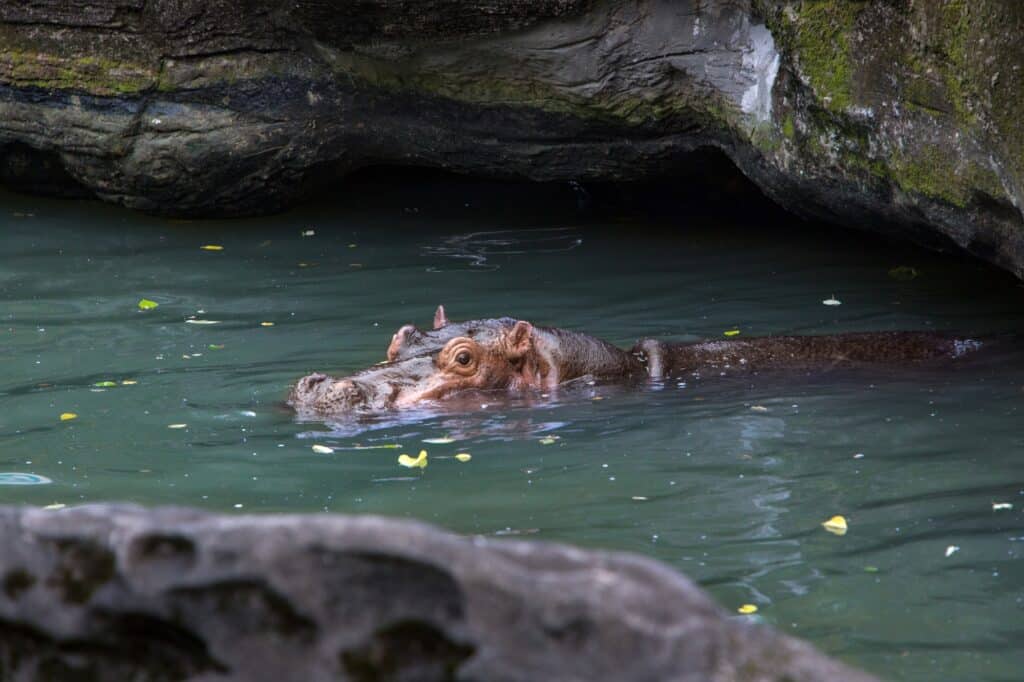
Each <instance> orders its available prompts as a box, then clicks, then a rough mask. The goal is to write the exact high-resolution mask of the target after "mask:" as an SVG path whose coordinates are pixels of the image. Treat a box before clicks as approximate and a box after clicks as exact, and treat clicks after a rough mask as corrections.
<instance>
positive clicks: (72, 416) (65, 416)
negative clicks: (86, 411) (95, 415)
mask: <svg viewBox="0 0 1024 682" xmlns="http://www.w3.org/2000/svg"><path fill="white" fill-rule="evenodd" d="M72 419H78V415H77V414H75V413H74V412H62V413H61V415H60V420H61V421H62V422H68V421H71V420H72Z"/></svg>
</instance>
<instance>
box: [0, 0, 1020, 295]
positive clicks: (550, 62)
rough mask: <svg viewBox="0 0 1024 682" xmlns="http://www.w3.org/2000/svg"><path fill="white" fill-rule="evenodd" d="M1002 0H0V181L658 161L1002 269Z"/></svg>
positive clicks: (1013, 267) (156, 197)
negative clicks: (706, 157)
mask: <svg viewBox="0 0 1024 682" xmlns="http://www.w3.org/2000/svg"><path fill="white" fill-rule="evenodd" d="M1021 35H1024V3H1022V2H1020V1H1019V0H970V1H967V0H514V1H513V0H438V1H436V2H413V1H410V0H352V1H350V2H330V1H328V0H303V1H302V2H294V3H281V2H278V0H247V2H244V3H241V2H238V1H237V0H175V1H174V2H168V1H157V0H151V1H150V2H146V1H145V0H96V1H94V2H87V3H86V2H80V1H77V0H76V1H75V2H70V3H69V2H67V0H33V1H32V2H27V3H26V2H6V3H0V182H2V183H6V184H8V185H11V186H14V187H19V188H22V189H27V190H32V191H40V192H50V193H58V194H80V195H86V196H96V197H100V198H102V199H105V200H109V201H114V202H118V203H121V204H124V205H126V206H130V207H133V208H138V209H142V210H145V211H151V212H156V213H163V214H174V215H206V216H209V215H241V214H251V213H261V212H268V211H274V210H278V209H280V208H283V207H285V206H288V205H290V204H293V203H295V202H296V201H298V200H300V199H301V198H302V197H303V196H304V194H305V193H306V192H307V191H309V190H310V189H311V188H312V187H314V186H317V185H320V186H322V185H323V184H325V183H331V182H335V181H337V179H338V178H340V177H342V176H344V175H345V174H346V173H348V172H351V171H353V170H355V169H358V168H360V167H364V166H369V165H380V164H398V165H411V166H429V167H434V168H443V169H448V170H452V171H459V172H463V173H470V174H474V175H486V176H492V177H510V176H511V177H520V178H530V179H535V180H583V181H585V180H597V179H599V180H628V179H637V178H644V177H650V176H651V175H661V176H666V175H667V176H669V177H671V176H672V173H673V170H674V169H678V168H680V167H681V166H684V165H688V164H694V163H696V161H695V160H694V157H692V156H690V153H691V152H692V151H694V150H695V149H701V148H714V149H718V150H721V152H723V153H724V154H726V155H727V156H728V157H729V158H731V159H732V160H733V162H734V163H735V164H736V165H737V166H738V167H739V168H740V169H741V170H742V171H743V172H744V173H745V174H747V175H748V176H749V177H750V178H752V179H753V180H754V181H755V182H756V183H757V184H758V185H759V186H760V187H761V188H762V189H763V190H764V191H765V192H766V193H767V194H768V195H769V196H771V197H772V198H774V199H775V200H776V201H778V202H779V203H780V204H782V205H784V206H786V207H788V208H789V209H791V210H793V211H794V212H796V213H798V214H800V215H803V216H807V217H815V218H824V219H826V220H829V221H835V222H839V223H844V224H847V225H851V226H855V227H860V228H868V229H877V230H883V231H887V232H890V233H894V234H899V235H903V236H909V237H911V238H913V239H916V240H918V241H920V242H924V243H928V244H931V245H934V246H940V247H949V246H951V245H956V246H958V247H960V248H963V249H966V250H968V251H970V252H972V253H975V254H977V255H979V256H981V257H983V258H986V259H988V260H990V261H992V262H994V263H997V264H999V265H1000V266H1002V267H1004V268H1007V269H1008V270H1010V271H1012V272H1014V273H1016V274H1017V275H1018V276H1024V214H1022V210H1024V126H1022V125H1021V123H1020V120H1021V112H1022V111H1024V41H1022V40H1021V39H1020V36H1021Z"/></svg>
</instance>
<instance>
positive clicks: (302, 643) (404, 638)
mask: <svg viewBox="0 0 1024 682" xmlns="http://www.w3.org/2000/svg"><path fill="white" fill-rule="evenodd" d="M0 546H2V547H3V548H4V551H3V552H2V553H0V587H2V589H0V679H3V680H16V681H18V680H71V679H74V680H128V679H130V680H184V679H195V680H199V679H202V680H210V681H212V680H239V681H242V680H245V681H247V682H250V681H257V682H258V681H259V680H273V681H275V682H277V681H279V680H310V681H315V680H328V679H330V680H344V679H348V680H447V679H451V680H454V679H460V680H495V681H498V680H556V679H557V680H693V681H694V682H696V681H698V680H700V681H709V680H716V681H719V680H720V681H725V680H737V681H739V680H763V681H769V680H780V681H781V680H788V681H790V682H796V681H801V680H829V681H832V682H836V681H838V682H842V681H844V680H845V681H850V682H853V681H858V682H860V681H863V682H867V681H868V680H870V679H873V678H870V677H868V676H867V675H864V674H862V673H858V672H856V671H853V670H850V669H848V668H845V667H843V666H841V665H839V664H837V663H835V662H834V661H831V660H829V659H827V658H825V657H824V656H822V655H821V654H819V653H817V652H816V651H814V650H813V649H812V648H811V647H810V646H808V645H807V644H804V643H802V642H799V641H797V640H794V639H790V638H788V637H784V636H782V635H779V634H777V633H775V632H773V631H772V630H770V629H768V628H766V627H763V626H755V625H749V624H746V623H742V622H739V621H737V620H735V619H729V618H727V617H726V616H725V615H724V614H723V613H722V612H721V611H720V610H719V609H718V608H717V607H716V606H715V605H714V604H713V603H712V602H711V601H710V600H709V599H708V598H707V596H705V595H704V594H703V593H702V592H701V591H700V590H699V589H697V588H696V587H695V586H694V585H693V584H692V583H690V582H689V581H688V580H686V579H685V578H683V577H681V576H680V575H678V574H676V573H674V572H672V571H670V570H668V569H667V568H665V567H663V566H661V565H660V564H657V563H655V562H653V561H649V560H645V559H641V558H637V557H632V556H628V555H615V554H604V553H599V552H585V551H581V550H576V549H572V548H570V547H565V546H560V545H548V544H541V543H525V542H504V541H497V542H495V541H486V540H483V539H479V538H478V539H466V538H459V537H457V536H453V535H450V534H447V533H443V532H441V531H438V530H435V529H432V528H430V527H428V526H424V525H422V524H419V523H413V522H404V521H391V520H385V519H380V518H374V517H355V518H349V517H340V516H326V515H324V516H264V517H251V516H250V517H225V516H215V515H208V514H204V513H200V512H195V511H188V510H181V509H162V510H152V511H146V510H143V509H140V508H137V507H125V506H110V505H105V506H91V507H79V508H74V509H67V510H62V511H60V512H48V511H42V510H33V509H15V508H10V507H7V508H3V507H0Z"/></svg>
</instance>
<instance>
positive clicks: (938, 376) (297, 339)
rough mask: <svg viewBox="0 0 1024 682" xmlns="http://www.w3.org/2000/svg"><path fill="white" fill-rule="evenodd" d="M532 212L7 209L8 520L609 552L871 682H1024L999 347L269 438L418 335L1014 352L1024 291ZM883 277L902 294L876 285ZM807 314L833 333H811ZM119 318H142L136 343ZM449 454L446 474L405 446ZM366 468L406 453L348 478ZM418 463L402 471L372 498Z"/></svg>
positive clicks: (1016, 431) (1022, 409) (704, 221)
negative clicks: (747, 607)
mask: <svg viewBox="0 0 1024 682" xmlns="http://www.w3.org/2000/svg"><path fill="white" fill-rule="evenodd" d="M550 198H551V197H550V196H545V197H540V198H537V197H535V196H534V194H531V193H530V192H527V191H525V190H522V189H521V188H519V189H509V190H499V191H492V188H488V187H486V186H482V185H464V186H455V187H449V186H435V185H429V184H428V185H424V186H422V187H419V188H417V189H403V190H399V189H395V190H393V191H391V192H390V193H381V194H378V195H376V196H375V198H374V197H371V198H370V199H367V200H364V201H359V202H356V203H351V204H346V205H333V206H319V207H316V208H313V209H307V210H303V211H300V212H293V213H289V214H287V215H283V216H277V217H273V218H266V219H259V220H248V221H225V222H175V221H166V220H160V219H156V218H149V217H145V216H140V215H137V214H133V213H130V212H127V211H121V210H116V209H111V208H108V207H103V206H100V205H97V204H93V203H71V202H50V201H45V200H39V199H33V198H26V197H19V196H14V195H6V194H5V195H0V253H2V254H3V259H2V260H0V336H2V342H0V472H3V473H6V474H11V473H27V474H34V475H36V476H41V477H45V479H36V482H38V481H40V480H42V481H45V480H46V479H49V480H50V481H52V482H50V483H44V484H41V485H2V484H4V483H19V482H20V483H26V482H29V483H31V482H33V481H32V480H26V479H25V478H21V479H17V480H11V479H10V477H3V476H0V501H2V502H4V503H29V504H36V505H49V504H55V503H57V504H68V505H71V504H76V503H82V502H91V501H99V500H122V501H130V502H137V503H142V504H147V505H157V504H185V505H197V506H201V507H205V508H209V509H215V510H222V511H229V512H232V511H239V510H240V511H243V512H279V511H290V512H311V511H324V510H327V511H334V512H347V513H377V514H389V515H396V516H408V517H415V518H420V519H424V520H427V521H431V522H434V523H437V524H440V525H442V526H444V527H447V528H450V529H452V530H455V531H457V532H461V533H485V534H505V535H528V536H529V537H533V538H539V539H544V540H560V541H568V542H573V543H578V544H583V545H588V546H594V547H605V548H613V549H621V550H630V551H635V552H640V553H643V554H646V555H649V556H653V557H657V558H659V559H661V560H663V561H666V562H668V563H669V564H671V565H673V566H675V567H677V568H679V569H680V570H682V571H684V572H686V573H687V574H688V575H690V576H691V577H693V578H695V579H696V580H697V581H699V582H700V583H701V584H702V585H703V586H705V587H706V588H707V589H709V590H710V591H711V592H712V593H713V594H714V595H715V596H716V597H717V598H718V600H719V601H720V602H721V603H722V604H723V605H724V606H725V607H727V608H729V609H735V608H736V607H738V606H739V605H741V604H744V603H752V604H755V605H757V606H758V607H759V609H760V610H759V613H758V616H757V617H759V618H762V619H763V620H764V621H766V622H769V623H772V624H774V625H776V626H778V627H779V628H780V629H782V630H784V631H786V632H790V633H793V634H796V635H799V636H801V637H804V638H807V639H809V640H810V641H812V642H814V643H815V644H817V645H818V646H820V647H821V648H823V649H824V650H825V651H827V652H829V653H832V654H834V655H837V656H840V657H841V658H843V659H845V660H847V661H849V662H852V663H854V664H857V665H860V666H863V667H865V668H868V669H869V670H871V671H873V672H876V673H878V674H880V675H883V676H886V677H890V678H892V679H901V680H921V681H925V680H935V679H961V680H1011V679H1020V677H1021V675H1022V674H1024V673H1022V670H1024V651H1022V647H1024V562H1022V559H1024V522H1022V521H1024V516H1022V512H1024V473H1022V472H1024V467H1022V463H1024V433H1022V428H1021V416H1022V413H1024V390H1022V389H1024V359H1022V356H1021V355H1019V354H1016V353H1015V352H1014V350H1015V349H1014V348H1013V346H1014V342H1012V341H1011V342H1009V343H1008V344H1004V350H1003V351H1000V352H999V353H995V354H993V355H992V356H990V357H989V358H988V359H986V360H979V361H977V362H974V363H969V364H964V365H962V366H956V367H946V368H933V369H929V370H906V371H891V370H886V371H879V372H877V373H873V374H867V375H865V374H863V373H862V374H859V375H849V374H841V373H835V372H825V373H822V374H817V375H814V376H809V377H808V376H778V375H775V376H772V377H760V378H754V379H753V380H747V381H738V382H737V381H732V382H721V381H719V382H716V381H713V380H707V381H703V382H697V383H694V382H691V383H689V384H687V385H685V386H679V385H676V384H675V383H673V384H669V385H666V386H663V387H658V388H657V389H655V388H651V389H647V390H615V389H614V388H613V387H603V386H594V387H583V388H581V389H579V390H577V391H576V392H574V393H573V394H572V395H570V396H569V397H568V398H567V399H563V400H562V401H561V402H560V403H558V404H548V405H534V406H526V405H522V404H519V405H517V404H511V405H488V406H487V407H486V408H484V409H480V410H477V411H474V412H471V413H463V414H449V415H435V416H427V417H422V418H419V419H407V420H404V421H399V422H393V423H390V424H388V423H383V424H381V423H378V424H374V425H372V426H373V427H374V428H368V429H366V430H364V431H361V432H359V431H357V430H352V429H348V430H346V429H331V428H330V427H328V426H325V425H323V424H316V423H306V424H299V423H296V422H295V421H294V420H293V419H292V417H291V416H290V415H289V413H288V412H287V411H285V410H283V409H282V408H281V407H280V401H281V400H283V398H284V395H285V393H286V391H287V388H288V386H289V384H290V383H291V382H292V381H294V380H295V379H296V378H297V377H299V376H301V375H303V374H305V373H307V372H309V371H311V370H315V369H319V370H332V371H337V372H342V371H344V370H349V369H354V368H360V367H363V366H367V365H369V364H372V363H374V362H377V361H379V360H380V359H382V358H383V354H384V349H385V348H386V345H387V343H388V340H389V339H390V336H391V334H392V333H393V332H394V330H395V329H397V328H398V327H399V326H400V325H401V324H403V323H406V322H410V321H412V322H417V323H419V324H422V325H426V324H428V323H429V320H430V317H431V315H432V311H433V308H434V306H436V305H437V304H438V303H444V304H445V305H446V306H447V308H448V311H449V314H450V315H451V316H452V317H454V318H467V317H489V316H498V315H506V314H507V315H512V316H516V317H520V318H524V319H529V320H532V321H534V322H536V323H538V324H547V325H557V326H562V327H567V328H571V329H578V330H585V331H588V332H591V333H593V334H596V335H599V336H602V337H605V338H607V339H609V340H611V341H614V342H616V343H619V344H622V345H627V344H631V343H632V342H633V341H634V340H635V339H636V338H638V337H640V336H659V337H672V338H679V339H693V338H698V337H704V336H709V337H718V336H720V335H721V334H722V333H723V331H725V330H729V329H734V328H737V329H740V330H741V333H742V334H744V335H757V334H768V333H783V332H785V333H808V334H810V333H826V332H839V331H852V330H886V329H948V330H962V331H965V332H969V333H971V334H978V335H985V334H1000V333H1006V332H1014V331H1016V332H1019V331H1021V330H1022V329H1024V289H1022V288H1020V286H1019V285H1018V284H1017V283H1016V282H1015V281H1013V280H1012V279H1011V278H1008V277H1005V276H1003V275H1001V274H999V273H996V272H993V271H991V270H989V269H987V268H985V267H983V266H981V265H979V264H977V263H973V262H964V261H960V260H954V259H948V258H944V257H941V256H937V255H934V254H931V253H925V252H921V251H918V250H915V249H913V248H910V247H905V246H898V245H897V246H894V245H892V244H888V243H885V242H882V241H875V240H874V238H872V237H867V238H865V237H864V236H863V235H859V234H853V233H845V232H836V231H831V230H827V229H825V228H820V229H818V228H803V229H796V228H790V227H787V226H786V225H778V224H775V225H765V224H760V223H761V220H760V218H759V217H758V215H757V214H756V212H755V213H754V214H750V215H747V216H746V217H745V218H742V219H741V218H727V217H726V218H723V217H721V216H719V217H715V212H714V211H713V210H711V209H708V210H705V211H702V210H696V209H695V210H689V209H684V208H680V209H679V210H677V211H676V212H675V215H676V216H677V217H675V218H672V217H671V214H669V215H668V217H666V216H664V215H663V216H662V217H651V216H644V215H641V214H637V213H635V212H634V213H633V214H629V213H625V212H621V213H619V214H616V215H611V216H609V215H605V214H601V213H598V214H594V213H590V214H588V213H579V212H577V211H576V207H575V205H574V203H573V200H572V198H571V195H570V196H569V197H568V199H565V197H562V199H565V201H556V202H554V204H552V205H549V204H546V203H545V201H546V200H547V199H550ZM308 230H312V231H313V232H314V234H312V235H310V236H303V232H305V231H308ZM204 244H215V245H221V246H223V250H221V251H204V250H201V249H200V246H202V245H204ZM895 266H912V267H914V268H915V269H916V272H917V273H918V275H917V277H915V278H913V279H910V280H900V279H896V278H893V277H892V276H890V274H889V270H890V269H892V268H893V267H895ZM832 295H834V296H835V297H836V298H837V299H839V300H840V301H842V305H840V306H832V307H828V306H823V305H822V303H821V302H822V300H823V299H826V298H829V297H830V296H832ZM142 298H147V299H151V300H153V301H156V302H157V303H159V307H158V308H156V309H154V310H150V311H140V310H139V309H138V308H137V303H138V301H139V300H140V299H142ZM200 311H203V312H200ZM190 316H197V317H198V318H200V319H207V320H217V321H219V324H215V325H195V324H189V323H186V321H185V320H186V319H187V318H189V317H190ZM264 322H272V323H273V326H263V325H262V324H261V323H264ZM1007 349H1009V351H1007ZM124 380H129V381H134V382H137V383H136V384H128V385H124V384H122V383H121V382H122V381H124ZM103 382H117V385H116V386H113V387H110V386H107V387H97V386H95V384H97V383H103ZM596 397H601V398H603V399H602V400H595V399H594V398H596ZM754 406H758V408H759V409H757V410H752V409H751V408H752V407H754ZM760 408H765V409H764V410H762V409H760ZM62 413H74V414H76V415H77V418H76V419H72V420H68V421H63V422H62V421H61V420H60V415H61V414H62ZM171 424H185V425H187V426H185V427H184V428H179V429H172V428H168V426H169V425H171ZM448 434H450V435H452V436H454V437H457V438H459V439H460V440H459V441H458V442H456V443H451V444H431V445H424V444H423V443H422V442H421V441H422V440H424V439H428V438H437V437H440V436H444V435H448ZM553 436H557V437H558V438H557V440H554V442H553V443H550V444H548V445H544V444H542V442H541V441H542V439H544V438H546V437H553ZM314 444H321V445H329V446H332V447H334V448H337V450H336V452H335V453H333V454H326V455H325V454H317V453H315V452H313V451H312V449H311V446H312V445H314ZM389 444H401V446H402V447H401V449H397V450H396V449H359V450H357V449H351V448H353V447H354V446H356V445H361V446H370V445H389ZM421 447H425V448H427V449H428V450H429V452H430V465H429V467H428V468H427V469H425V470H423V471H422V472H421V471H418V470H416V471H413V470H409V469H404V468H402V467H400V466H398V465H397V463H396V458H397V456H398V454H400V453H401V452H409V453H411V454H415V453H416V452H418V451H419V449H420V448H421ZM456 452H469V453H471V454H472V460H471V461H469V462H466V463H460V462H458V461H456V460H455V459H451V458H450V456H451V455H453V454H455V453H456ZM5 478H6V480H5ZM993 504H1012V505H1013V506H1012V508H1011V509H1005V508H1003V509H994V508H993ZM834 514H842V515H845V516H846V517H847V518H848V519H849V524H850V530H849V533H848V534H847V535H846V536H844V537H838V536H835V535H831V534H829V533H827V532H825V531H824V530H823V529H822V528H821V526H820V525H819V524H820V523H821V522H822V521H824V520H825V519H827V518H828V517H830V516H832V515H834ZM950 548H958V549H956V550H953V549H950ZM947 553H950V554H949V556H947Z"/></svg>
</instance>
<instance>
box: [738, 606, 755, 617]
mask: <svg viewBox="0 0 1024 682" xmlns="http://www.w3.org/2000/svg"><path fill="white" fill-rule="evenodd" d="M736 610H737V611H738V612H740V613H742V614H744V615H749V614H751V613H757V607H756V606H754V605H753V604H744V605H743V606H741V607H739V608H738V609H736Z"/></svg>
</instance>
